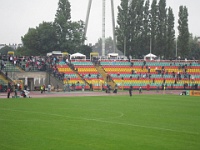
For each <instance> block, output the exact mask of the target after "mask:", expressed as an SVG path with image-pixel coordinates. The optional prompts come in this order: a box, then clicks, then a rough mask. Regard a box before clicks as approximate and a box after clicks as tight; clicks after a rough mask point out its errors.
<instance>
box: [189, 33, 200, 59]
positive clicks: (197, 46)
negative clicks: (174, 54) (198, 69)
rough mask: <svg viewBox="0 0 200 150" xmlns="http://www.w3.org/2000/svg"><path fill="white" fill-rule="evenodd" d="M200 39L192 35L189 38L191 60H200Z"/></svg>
mask: <svg viewBox="0 0 200 150" xmlns="http://www.w3.org/2000/svg"><path fill="white" fill-rule="evenodd" d="M199 39H200V38H198V37H193V35H192V34H190V38H189V54H188V58H189V59H197V60H199V59H200V53H199V52H200V42H199V41H200V40H199Z"/></svg>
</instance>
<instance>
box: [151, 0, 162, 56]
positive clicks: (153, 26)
mask: <svg viewBox="0 0 200 150" xmlns="http://www.w3.org/2000/svg"><path fill="white" fill-rule="evenodd" d="M157 18H158V5H157V0H153V1H152V4H151V15H150V29H151V50H152V53H154V54H156V55H160V54H158V53H157V33H158V19H157Z"/></svg>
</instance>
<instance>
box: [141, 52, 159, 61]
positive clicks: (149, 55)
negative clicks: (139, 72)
mask: <svg viewBox="0 0 200 150" xmlns="http://www.w3.org/2000/svg"><path fill="white" fill-rule="evenodd" d="M156 57H157V56H156V55H154V54H152V53H149V54H147V55H145V56H144V60H147V59H148V60H154V59H155V58H156Z"/></svg>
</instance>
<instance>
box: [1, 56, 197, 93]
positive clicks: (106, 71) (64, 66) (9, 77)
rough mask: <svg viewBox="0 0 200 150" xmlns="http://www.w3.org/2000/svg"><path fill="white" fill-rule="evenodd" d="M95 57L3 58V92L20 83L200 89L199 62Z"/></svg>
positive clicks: (31, 85) (79, 87)
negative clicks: (10, 85) (8, 86)
mask: <svg viewBox="0 0 200 150" xmlns="http://www.w3.org/2000/svg"><path fill="white" fill-rule="evenodd" d="M61 54H62V53H61ZM80 55H81V56H83V55H82V54H80ZM93 55H94V54H93ZM94 56H95V57H94V58H90V59H85V58H84V59H82V58H81V57H78V56H77V57H75V58H73V59H70V57H69V56H68V55H67V54H66V55H65V56H62V57H60V56H59V57H56V55H49V56H45V57H41V56H40V57H30V56H29V57H17V56H13V55H10V56H7V59H6V60H2V59H1V76H0V84H1V87H3V88H1V91H5V89H6V88H5V89H4V87H6V86H7V85H8V83H10V82H11V83H12V82H13V81H19V80H20V81H22V82H21V83H22V84H23V86H22V87H29V89H30V90H36V89H39V87H40V86H41V85H45V87H48V85H49V84H50V85H51V87H54V89H56V88H59V90H61V91H62V90H67V89H68V91H71V90H72V91H73V90H107V89H109V90H114V89H116V88H117V89H119V90H128V89H129V88H130V86H132V87H133V89H139V88H142V89H143V90H185V89H193V90H197V89H200V88H199V84H200V62H199V61H197V60H187V61H186V60H148V59H147V60H146V59H145V60H144V59H127V58H126V57H122V56H118V55H116V54H112V55H110V56H111V57H100V56H99V55H98V54H95V55H94ZM113 56H114V57H113ZM79 58H80V59H79Z"/></svg>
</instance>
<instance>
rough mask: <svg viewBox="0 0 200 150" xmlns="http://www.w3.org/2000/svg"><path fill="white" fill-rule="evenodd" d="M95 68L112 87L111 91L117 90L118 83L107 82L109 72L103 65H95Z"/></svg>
mask: <svg viewBox="0 0 200 150" xmlns="http://www.w3.org/2000/svg"><path fill="white" fill-rule="evenodd" d="M95 68H96V69H97V71H98V72H99V74H101V76H102V78H103V79H104V81H106V82H107V84H109V85H110V86H111V89H115V85H116V83H115V82H114V81H113V80H112V78H111V80H109V81H107V75H108V74H107V72H106V71H105V70H104V69H103V67H102V66H101V65H97V64H96V65H95Z"/></svg>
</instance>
